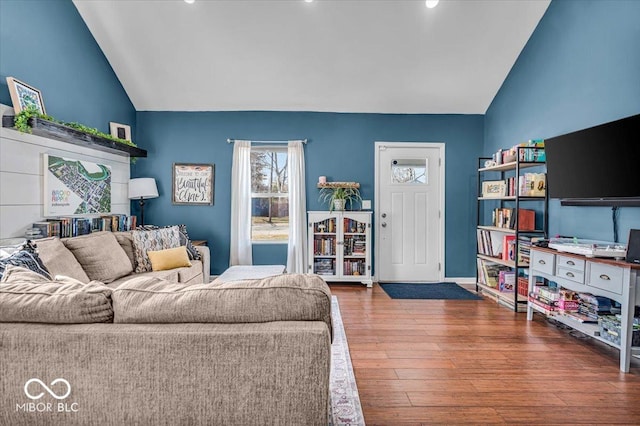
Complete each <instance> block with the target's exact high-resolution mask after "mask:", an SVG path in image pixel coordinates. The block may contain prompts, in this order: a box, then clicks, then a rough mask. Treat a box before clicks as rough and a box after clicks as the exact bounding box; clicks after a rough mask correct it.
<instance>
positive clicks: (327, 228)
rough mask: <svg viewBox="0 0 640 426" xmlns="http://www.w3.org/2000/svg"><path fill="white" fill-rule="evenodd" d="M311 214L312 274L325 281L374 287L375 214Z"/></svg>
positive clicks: (310, 262) (312, 212) (322, 212)
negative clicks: (373, 245) (372, 224)
mask: <svg viewBox="0 0 640 426" xmlns="http://www.w3.org/2000/svg"><path fill="white" fill-rule="evenodd" d="M307 214H308V219H309V220H308V224H309V233H308V238H309V250H308V252H309V266H308V268H309V272H310V273H313V274H318V275H319V276H321V277H322V278H323V279H324V280H325V281H331V282H334V281H336V282H341V281H342V282H361V283H362V284H366V285H367V287H371V286H372V285H373V281H372V278H371V212H361V211H358V212H352V211H334V212H324V211H315V212H314V211H310V212H307Z"/></svg>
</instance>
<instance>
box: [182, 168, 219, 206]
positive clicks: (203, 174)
mask: <svg viewBox="0 0 640 426" xmlns="http://www.w3.org/2000/svg"><path fill="white" fill-rule="evenodd" d="M213 184H214V165H213V164H184V163H174V164H173V185H172V191H171V192H172V194H173V195H172V202H173V204H177V205H181V204H183V205H194V204H195V205H198V204H200V205H209V206H211V205H213Z"/></svg>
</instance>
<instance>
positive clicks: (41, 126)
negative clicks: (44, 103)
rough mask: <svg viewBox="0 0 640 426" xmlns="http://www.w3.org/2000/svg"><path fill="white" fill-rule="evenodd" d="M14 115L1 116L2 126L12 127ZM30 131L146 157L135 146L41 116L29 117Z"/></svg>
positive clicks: (131, 155) (115, 151) (106, 150)
mask: <svg viewBox="0 0 640 426" xmlns="http://www.w3.org/2000/svg"><path fill="white" fill-rule="evenodd" d="M14 118H15V117H14V116H12V115H5V116H3V117H2V127H7V128H13V127H14ZM29 123H30V125H31V131H32V133H33V134H34V135H37V136H42V137H45V138H50V139H55V140H58V141H62V142H67V143H71V144H74V145H80V146H85V147H89V148H93V149H96V150H98V151H103V152H110V153H112V154H118V155H129V156H130V157H146V156H147V151H146V150H144V149H141V148H138V147H135V146H130V145H126V144H123V143H120V142H116V141H112V140H110V139H106V138H102V137H100V136H94V135H90V134H88V133H85V132H81V131H79V130H76V129H73V128H71V127H67V126H63V125H62V124H58V123H53V122H51V121H48V120H43V119H41V118H35V117H34V118H31V119H29Z"/></svg>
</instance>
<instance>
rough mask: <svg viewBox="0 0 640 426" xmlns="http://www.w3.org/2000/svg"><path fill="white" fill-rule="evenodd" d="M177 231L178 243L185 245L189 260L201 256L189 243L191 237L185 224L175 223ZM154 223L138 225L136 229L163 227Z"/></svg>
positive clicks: (197, 258)
mask: <svg viewBox="0 0 640 426" xmlns="http://www.w3.org/2000/svg"><path fill="white" fill-rule="evenodd" d="M177 226H178V232H180V245H181V246H186V247H187V254H188V255H189V259H190V260H200V258H201V257H202V256H200V252H199V251H198V249H197V248H196V247H195V246H194V245H193V244H191V239H190V238H189V234H187V225H177ZM170 227H171V226H165V227H163V228H170ZM163 228H161V227H159V226H156V225H144V226H138V227H137V228H136V229H137V230H142V231H149V230H154V229H163Z"/></svg>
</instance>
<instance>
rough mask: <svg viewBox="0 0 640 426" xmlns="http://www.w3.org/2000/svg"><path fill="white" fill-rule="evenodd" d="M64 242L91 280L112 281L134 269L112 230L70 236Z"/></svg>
mask: <svg viewBox="0 0 640 426" xmlns="http://www.w3.org/2000/svg"><path fill="white" fill-rule="evenodd" d="M64 244H65V246H66V247H67V248H68V249H69V250H71V252H72V253H73V255H74V256H75V257H76V259H78V262H80V265H82V269H84V271H85V272H86V273H87V275H88V276H89V278H90V279H91V280H94V281H101V282H103V283H110V282H111V281H113V280H116V279H118V278H120V277H124V276H125V275H129V274H130V273H131V272H132V271H133V268H132V266H131V262H130V261H129V258H128V257H127V254H126V253H125V251H124V249H123V248H122V247H120V244H118V240H116V237H115V236H114V235H113V233H111V232H96V233H93V234H89V235H83V236H80V237H74V238H69V239H66V240H64ZM63 275H64V274H63Z"/></svg>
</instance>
